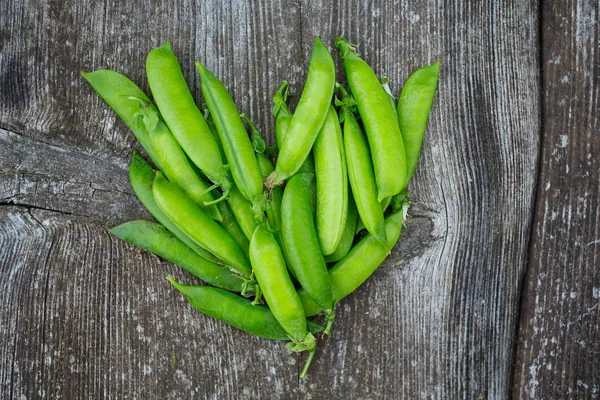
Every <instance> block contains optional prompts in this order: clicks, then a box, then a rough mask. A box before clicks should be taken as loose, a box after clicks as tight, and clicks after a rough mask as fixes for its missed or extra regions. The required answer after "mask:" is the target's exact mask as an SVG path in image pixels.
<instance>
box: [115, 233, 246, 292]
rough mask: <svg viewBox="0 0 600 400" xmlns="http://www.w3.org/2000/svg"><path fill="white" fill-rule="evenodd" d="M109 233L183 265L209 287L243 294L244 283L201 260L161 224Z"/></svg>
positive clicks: (212, 264) (223, 270) (211, 263)
mask: <svg viewBox="0 0 600 400" xmlns="http://www.w3.org/2000/svg"><path fill="white" fill-rule="evenodd" d="M109 232H110V233H112V234H113V235H115V236H116V237H118V238H120V239H122V240H124V241H126V242H128V243H131V244H133V245H134V246H137V247H140V248H142V249H145V250H148V251H150V252H151V253H154V254H156V255H157V256H159V257H162V258H164V259H165V260H167V261H170V262H172V263H174V264H177V265H179V266H180V267H181V268H183V269H184V270H186V271H187V272H189V273H190V274H192V275H194V276H195V277H197V278H199V279H201V280H203V281H204V282H206V283H208V284H209V285H212V286H217V287H220V288H223V289H225V290H229V291H232V292H242V291H243V287H242V284H243V282H242V280H241V279H240V278H239V277H238V276H235V275H234V274H233V273H232V272H231V270H229V268H227V267H225V266H223V265H219V264H216V263H214V262H211V261H208V260H206V259H204V258H202V257H200V256H199V255H198V254H197V253H196V252H194V251H193V250H192V249H190V248H189V247H188V246H187V245H186V244H185V243H183V242H182V241H181V240H179V239H177V238H176V237H175V236H174V235H173V234H172V233H171V232H169V231H168V230H167V228H165V227H164V226H162V225H161V224H157V223H156V222H150V221H129V222H126V223H124V224H121V225H119V226H116V227H114V228H111V229H109Z"/></svg>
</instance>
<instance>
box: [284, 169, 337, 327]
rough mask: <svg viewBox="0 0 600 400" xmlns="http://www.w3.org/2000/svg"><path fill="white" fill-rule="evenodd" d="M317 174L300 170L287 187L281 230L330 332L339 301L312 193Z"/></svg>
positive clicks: (290, 258) (302, 281)
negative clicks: (311, 199)
mask: <svg viewBox="0 0 600 400" xmlns="http://www.w3.org/2000/svg"><path fill="white" fill-rule="evenodd" d="M312 179H313V175H312V174H309V173H307V172H300V173H298V174H296V175H294V176H293V177H292V178H290V180H289V181H288V183H287V186H286V187H285V190H284V191H283V201H282V202H281V233H282V236H283V241H284V243H285V247H286V250H287V256H288V262H289V263H290V265H291V268H292V269H293V271H294V273H295V275H296V278H297V279H298V282H299V283H300V285H302V287H303V288H304V289H305V290H306V292H307V293H308V294H309V296H310V297H311V298H312V299H313V300H314V301H315V302H316V303H317V304H319V305H320V306H321V307H322V308H323V309H324V310H325V314H326V318H327V320H328V326H327V328H326V329H325V332H326V333H329V329H330V326H331V323H333V319H334V318H335V314H334V312H333V310H334V307H335V303H334V301H333V297H332V295H331V282H330V278H329V274H328V273H327V266H326V265H325V259H324V258H323V253H322V251H321V245H320V244H319V239H318V237H317V231H316V228H315V224H314V221H313V214H312V209H311V204H310V197H309V192H308V188H309V184H310V181H311V180H312Z"/></svg>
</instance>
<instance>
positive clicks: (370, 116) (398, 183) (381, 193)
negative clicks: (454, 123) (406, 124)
mask: <svg viewBox="0 0 600 400" xmlns="http://www.w3.org/2000/svg"><path fill="white" fill-rule="evenodd" d="M335 45H336V47H337V48H338V49H339V50H340V55H341V57H342V59H343V60H344V70H345V71H346V77H347V78H348V85H349V86H350V91H351V92H352V96H353V97H354V99H355V100H356V103H357V106H358V111H359V113H360V116H361V119H362V122H363V125H364V127H365V131H366V133H367V136H368V138H369V146H370V148H371V155H372V157H373V167H374V171H375V179H376V182H377V190H378V194H377V199H378V201H380V202H381V201H382V200H383V199H384V198H386V197H390V196H394V195H396V194H398V193H400V191H401V190H402V188H403V187H404V183H405V182H406V171H407V170H406V153H405V150H404V143H403V141H402V134H401V133H400V128H399V126H398V123H397V121H396V115H395V110H394V109H393V108H392V107H391V105H390V103H389V101H388V98H387V95H386V93H385V91H384V90H383V88H382V87H381V84H380V82H379V79H378V78H377V76H376V75H375V73H374V72H373V70H372V69H371V67H369V65H368V64H367V63H366V62H365V61H364V60H363V59H362V58H360V57H359V56H358V55H357V54H356V52H355V51H354V49H353V47H352V45H351V44H350V43H348V42H347V41H346V40H344V38H342V37H340V38H338V39H337V40H336V42H335Z"/></svg>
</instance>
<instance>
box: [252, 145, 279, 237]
mask: <svg viewBox="0 0 600 400" xmlns="http://www.w3.org/2000/svg"><path fill="white" fill-rule="evenodd" d="M256 159H257V160H258V166H259V168H260V173H261V174H262V176H263V178H266V177H267V176H269V175H270V174H271V173H272V172H273V171H274V170H275V168H274V167H273V163H272V162H271V160H269V158H268V157H267V156H265V155H264V154H257V155H256ZM282 198H283V188H281V187H280V186H277V187H274V188H272V189H271V193H270V202H269V208H267V210H266V214H267V219H268V220H269V223H270V225H271V227H272V228H274V229H277V230H279V229H281V200H282Z"/></svg>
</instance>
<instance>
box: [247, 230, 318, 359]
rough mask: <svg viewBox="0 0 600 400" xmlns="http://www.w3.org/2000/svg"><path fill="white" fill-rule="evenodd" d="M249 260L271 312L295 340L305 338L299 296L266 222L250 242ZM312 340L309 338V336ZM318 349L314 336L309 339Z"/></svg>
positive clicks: (304, 318) (299, 340)
mask: <svg viewBox="0 0 600 400" xmlns="http://www.w3.org/2000/svg"><path fill="white" fill-rule="evenodd" d="M250 263H251V264H252V270H253V271H254V275H255V276H256V281H257V282H258V284H259V286H260V288H261V291H262V294H263V296H264V298H265V301H266V302H267V304H268V305H269V308H270V309H271V312H272V313H273V315H274V316H275V318H276V319H277V321H279V323H280V324H281V326H282V327H283V329H285V331H286V332H287V333H288V335H289V336H290V338H291V339H292V341H294V342H295V343H301V342H304V341H306V339H307V337H306V336H307V334H308V332H307V331H306V317H305V316H304V308H303V306H302V302H301V301H300V297H299V296H298V293H297V292H296V289H295V288H294V284H293V283H292V281H291V280H290V276H289V275H288V273H287V269H286V266H285V260H284V258H283V254H282V252H281V249H280V247H279V243H278V242H277V240H276V239H275V236H273V234H272V233H271V232H270V231H269V229H268V228H267V227H266V226H265V225H264V224H261V225H259V226H258V227H257V228H256V230H255V231H254V234H253V235H252V240H251V241H250ZM309 339H310V338H309ZM310 342H311V344H310V346H312V348H310V349H307V350H309V351H310V350H314V349H315V341H314V338H312V340H310Z"/></svg>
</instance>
